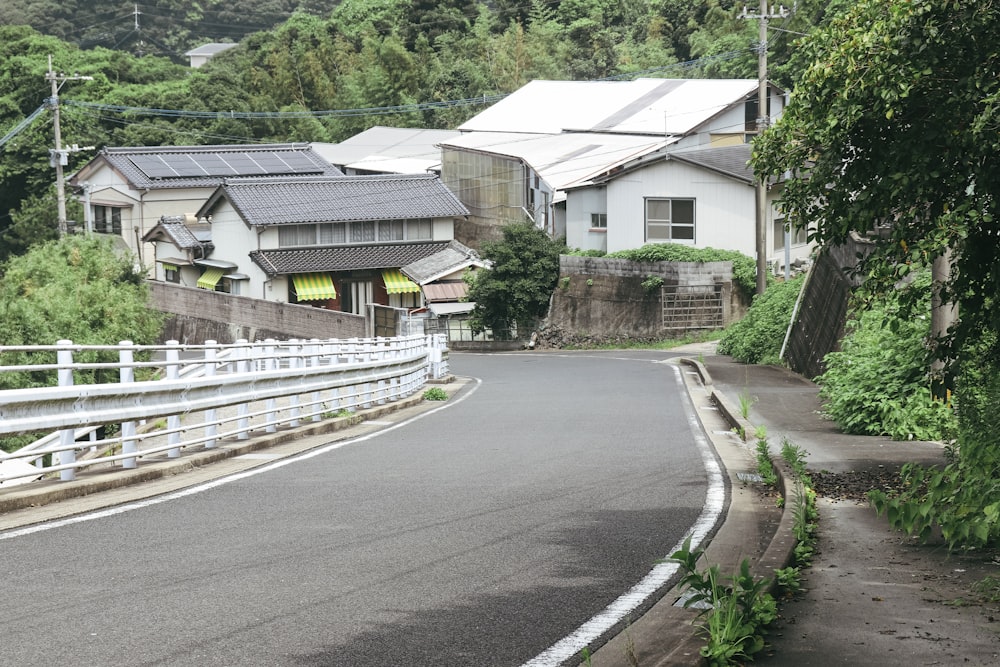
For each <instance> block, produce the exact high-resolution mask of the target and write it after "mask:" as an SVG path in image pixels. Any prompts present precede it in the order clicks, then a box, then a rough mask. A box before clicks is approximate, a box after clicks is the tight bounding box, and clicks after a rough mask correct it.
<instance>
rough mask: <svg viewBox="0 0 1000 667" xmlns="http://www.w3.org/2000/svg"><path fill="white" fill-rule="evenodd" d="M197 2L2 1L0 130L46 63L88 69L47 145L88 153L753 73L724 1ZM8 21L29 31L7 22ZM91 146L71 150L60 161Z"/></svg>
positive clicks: (10, 241)
mask: <svg viewBox="0 0 1000 667" xmlns="http://www.w3.org/2000/svg"><path fill="white" fill-rule="evenodd" d="M334 4H336V6H335V7H334V6H333V5H334ZM198 6H199V7H200V9H193V8H192V7H193V6H192V5H191V3H183V2H180V1H179V0H157V1H156V2H153V3H150V4H139V5H138V8H139V12H140V15H139V19H138V20H139V23H140V26H141V28H140V30H138V31H135V30H134V24H133V23H132V22H131V21H132V20H133V19H134V15H133V5H132V4H131V3H123V4H121V5H120V6H118V8H117V11H115V10H114V7H110V6H109V5H107V4H106V3H101V4H99V3H97V2H92V1H91V2H82V1H80V2H72V1H70V2H63V3H52V2H49V1H48V0H28V1H26V2H21V3H17V5H16V6H13V5H11V4H10V3H4V4H3V5H2V6H0V132H3V133H4V134H7V133H8V132H9V131H11V130H12V129H14V128H17V127H18V124H19V123H21V122H22V121H24V120H25V119H26V118H29V117H30V116H31V115H32V114H33V113H35V112H36V111H38V110H39V108H40V107H42V106H43V104H44V102H45V100H46V98H48V97H49V95H50V89H49V82H48V81H46V80H45V71H46V69H47V58H48V56H50V55H51V56H52V57H53V63H54V67H55V69H56V70H57V71H60V72H67V73H79V74H81V75H86V76H92V77H93V78H94V80H93V81H87V82H82V81H73V82H68V83H67V84H66V85H65V86H63V87H62V89H61V91H60V102H61V109H62V136H63V143H64V144H78V145H80V146H95V147H97V148H100V147H102V146H105V145H117V146H130V145H171V144H174V145H177V144H212V143H216V144H217V143H239V142H262V141H280V142H285V141H339V140H342V139H344V138H346V137H349V136H352V135H353V134H355V133H357V132H359V131H362V130H364V129H366V128H368V127H371V126H372V125H375V124H379V125H393V126H408V127H433V128H449V127H454V126H456V125H457V124H459V123H461V122H462V121H464V120H465V119H467V118H469V117H470V116H472V115H473V114H475V113H477V112H478V111H480V110H481V109H482V108H483V106H484V104H488V103H490V102H491V101H492V100H495V99H497V97H498V96H501V95H504V94H506V93H509V92H511V91H513V90H516V89H517V88H519V87H520V86H522V85H524V84H525V83H527V82H528V81H530V80H532V79H572V80H589V79H602V78H615V77H635V76H652V77H672V78H690V77H717V78H728V77H740V78H742V77H756V72H757V40H758V37H757V23H756V22H755V21H748V20H745V19H741V18H740V17H739V13H740V11H741V10H742V7H743V3H742V2H737V1H736V0H704V1H702V2H692V1H691V0H567V1H563V2H554V1H544V0H534V1H532V0H527V1H525V0H495V1H494V2H488V3H486V2H475V1H473V2H462V1H459V0H443V1H441V2H436V1H434V0H343V1H342V2H339V3H334V2H333V1H332V0H304V1H298V0H257V1H256V2H241V3H238V5H237V4H236V3H232V2H229V3H222V2H219V1H216V0H208V1H207V2H204V3H201V4H200V5H198ZM841 6H843V2H842V0H830V1H829V2H828V1H827V0H801V1H800V2H798V5H797V11H796V12H795V13H794V14H793V15H792V16H790V17H789V18H787V19H784V20H781V21H774V22H773V23H772V27H773V29H772V30H771V32H770V37H769V43H768V50H769V54H770V55H769V57H770V62H771V64H772V67H771V78H772V80H775V81H777V82H778V83H779V84H781V85H785V86H790V85H791V83H792V81H793V80H794V72H795V70H796V68H797V67H801V65H797V64H796V61H795V46H794V39H795V38H796V37H797V35H798V34H801V33H806V32H808V31H809V30H811V29H812V28H813V27H814V26H816V25H818V24H819V23H821V22H822V21H824V20H825V19H826V18H828V15H829V14H832V13H833V11H834V8H836V7H841ZM122 17H126V18H125V19H123V18H122ZM24 22H27V23H28V24H30V25H32V26H34V27H29V26H28V25H18V24H19V23H24ZM122 26H124V28H123V29H124V30H125V32H124V33H120V32H116V31H117V30H118V29H119V28H121V27H122ZM222 39H233V40H236V39H239V46H238V47H237V48H233V49H230V50H229V51H226V52H225V53H223V54H221V55H219V56H217V57H216V58H214V59H213V60H212V61H210V62H209V63H208V64H207V65H205V66H203V67H201V68H199V69H197V70H192V69H190V68H189V67H187V66H186V64H184V59H183V58H179V57H178V56H179V54H182V53H183V52H184V51H185V50H187V49H189V48H191V47H193V46H196V45H198V44H201V43H204V42H208V41H218V40H222ZM153 44H155V45H157V47H156V48H155V49H154V48H152V47H151V46H150V45H153ZM91 45H94V46H91ZM153 53H163V54H164V55H163V56H161V55H152V54H153ZM50 121H51V113H50V112H47V111H43V112H39V115H38V117H37V119H36V120H34V122H33V123H31V124H30V125H29V126H28V127H27V129H23V130H21V131H20V132H19V133H18V134H17V136H16V137H14V138H13V139H9V140H8V141H7V142H6V143H4V145H3V146H2V147H0V183H2V186H3V187H2V188H0V259H3V258H4V257H7V256H9V255H11V254H18V253H20V252H22V251H23V250H24V248H25V247H26V246H27V245H28V244H29V243H30V242H33V241H36V240H39V239H40V238H45V237H47V236H52V235H54V233H55V213H54V212H53V211H54V205H53V203H52V202H53V200H54V193H53V188H52V182H53V170H52V167H51V166H50V164H49V148H51V147H52V145H53V137H52V125H51V122H50ZM91 155H92V152H81V153H77V154H73V155H72V156H71V157H70V165H69V169H70V170H71V171H72V170H73V169H75V168H78V167H79V166H80V165H82V164H83V163H84V162H85V161H86V160H87V159H89V157H90V156H91ZM71 217H72V212H71Z"/></svg>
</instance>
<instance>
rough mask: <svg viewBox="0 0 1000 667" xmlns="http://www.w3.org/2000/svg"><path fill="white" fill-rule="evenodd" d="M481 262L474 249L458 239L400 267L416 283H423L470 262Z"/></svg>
mask: <svg viewBox="0 0 1000 667" xmlns="http://www.w3.org/2000/svg"><path fill="white" fill-rule="evenodd" d="M481 263H482V260H481V259H480V258H479V254H478V253H476V251H475V250H473V249H472V248H469V247H467V246H465V245H463V244H461V243H459V242H458V241H450V242H449V243H448V245H447V246H446V247H445V248H444V249H443V250H441V252H436V253H434V254H433V255H428V256H427V257H424V258H422V259H418V260H417V261H415V262H413V263H412V264H406V265H404V266H403V267H402V268H403V273H405V274H406V275H407V277H409V278H410V279H411V280H413V281H415V282H416V283H417V284H420V285H423V284H424V283H425V282H427V281H428V280H432V279H433V278H434V277H436V276H440V275H442V274H446V273H451V272H452V271H457V270H458V269H461V268H463V267H465V266H468V265H470V264H481Z"/></svg>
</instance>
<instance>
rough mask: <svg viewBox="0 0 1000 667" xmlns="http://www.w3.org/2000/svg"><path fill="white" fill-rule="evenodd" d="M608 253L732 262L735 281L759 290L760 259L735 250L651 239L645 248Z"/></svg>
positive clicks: (647, 258)
mask: <svg viewBox="0 0 1000 667" xmlns="http://www.w3.org/2000/svg"><path fill="white" fill-rule="evenodd" d="M606 257H610V258H618V259H630V260H632V261H633V262H732V263H733V282H734V283H736V285H738V286H739V288H740V289H741V290H743V292H744V294H746V295H747V296H748V297H749V296H751V295H752V294H753V293H754V292H756V291H757V263H756V262H755V261H754V260H753V258H751V257H747V256H746V255H744V254H743V253H741V252H737V251H735V250H716V249H715V248H692V247H691V246H687V245H680V244H679V243H648V244H646V245H644V246H642V247H641V248H634V249H632V250H619V251H618V252H613V253H610V254H608V255H606Z"/></svg>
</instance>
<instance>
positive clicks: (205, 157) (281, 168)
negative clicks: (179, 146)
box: [129, 151, 323, 178]
mask: <svg viewBox="0 0 1000 667" xmlns="http://www.w3.org/2000/svg"><path fill="white" fill-rule="evenodd" d="M129 160H130V161H131V162H132V164H134V165H135V166H136V167H137V168H138V169H139V170H140V171H141V172H142V173H144V174H145V175H146V176H147V177H148V178H203V177H206V176H215V177H222V176H274V175H278V174H314V173H321V172H322V171H323V168H322V167H320V166H319V165H317V164H316V163H315V162H313V161H312V160H311V159H309V156H308V155H306V154H304V153H301V152H297V151H281V152H279V151H240V152H225V153H221V152H220V153H207V152H206V153H201V152H197V153H158V154H144V155H132V156H129Z"/></svg>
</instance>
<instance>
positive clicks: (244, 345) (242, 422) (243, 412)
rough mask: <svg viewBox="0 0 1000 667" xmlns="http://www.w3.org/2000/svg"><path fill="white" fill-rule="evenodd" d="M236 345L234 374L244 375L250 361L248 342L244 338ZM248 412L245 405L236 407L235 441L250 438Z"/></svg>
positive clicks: (248, 409)
mask: <svg viewBox="0 0 1000 667" xmlns="http://www.w3.org/2000/svg"><path fill="white" fill-rule="evenodd" d="M236 343H237V344H238V345H239V346H240V347H238V348H236V372H237V373H240V374H244V375H245V374H246V372H247V369H248V368H249V366H250V360H249V359H248V358H247V357H248V354H249V352H250V349H249V341H248V340H247V339H246V338H240V339H239V340H238V341H236ZM249 411H250V406H249V405H247V404H246V403H240V404H239V405H238V406H236V415H237V417H238V419H237V420H236V429H237V431H238V433H237V434H236V438H237V440H246V439H247V438H249V437H250V419H249V418H248V417H247V413H248V412H249Z"/></svg>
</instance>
